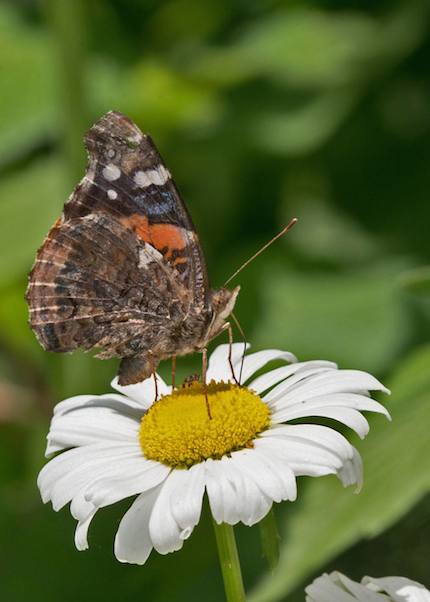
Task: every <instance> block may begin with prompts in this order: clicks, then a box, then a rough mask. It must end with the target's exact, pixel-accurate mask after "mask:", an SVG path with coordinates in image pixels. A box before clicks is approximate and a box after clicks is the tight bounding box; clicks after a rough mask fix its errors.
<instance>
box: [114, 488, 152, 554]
mask: <svg viewBox="0 0 430 602" xmlns="http://www.w3.org/2000/svg"><path fill="white" fill-rule="evenodd" d="M161 487H162V484H160V485H157V487H154V488H153V489H150V490H149V491H146V492H145V493H142V494H141V495H139V497H137V498H136V499H135V501H134V502H133V504H132V505H131V506H130V508H129V509H128V511H127V512H126V513H125V514H124V516H123V517H122V520H121V522H120V524H119V527H118V531H117V534H116V537H115V548H114V549H115V556H116V558H117V559H118V560H119V561H120V562H130V563H132V564H144V563H145V562H146V561H147V559H148V556H149V555H150V553H151V550H152V548H153V545H152V541H151V537H150V535H149V519H150V516H151V513H152V510H153V508H154V504H155V502H156V500H157V498H158V495H159V493H160V489H161Z"/></svg>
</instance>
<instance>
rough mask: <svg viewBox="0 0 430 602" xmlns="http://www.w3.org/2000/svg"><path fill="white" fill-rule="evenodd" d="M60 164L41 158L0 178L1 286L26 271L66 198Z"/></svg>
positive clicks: (62, 171)
mask: <svg viewBox="0 0 430 602" xmlns="http://www.w3.org/2000/svg"><path fill="white" fill-rule="evenodd" d="M64 182H65V175H64V170H63V165H62V163H61V161H59V160H58V159H43V160H39V161H37V162H34V163H32V164H31V165H30V166H29V167H27V168H26V169H25V170H21V171H19V172H14V173H12V174H11V175H8V176H6V177H3V179H2V180H1V181H0V223H1V224H3V229H2V236H1V237H0V286H4V285H5V284H8V283H10V282H13V281H16V279H17V277H21V276H22V275H24V274H25V273H26V272H28V271H29V270H30V268H31V266H32V263H33V261H34V256H35V253H36V250H37V249H38V247H39V246H40V245H41V244H42V242H43V239H44V237H45V235H46V233H47V232H48V229H49V228H50V227H51V226H52V224H53V223H54V221H55V220H56V219H57V218H58V216H59V215H60V212H61V209H62V206H63V203H64V200H65V198H66V190H65V185H64Z"/></svg>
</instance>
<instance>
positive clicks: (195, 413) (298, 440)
mask: <svg viewBox="0 0 430 602" xmlns="http://www.w3.org/2000/svg"><path fill="white" fill-rule="evenodd" d="M243 350H244V346H243V344H242V343H236V344H234V345H233V346H232V350H231V364H232V367H233V370H234V373H235V377H236V379H237V380H239V377H240V381H241V383H242V384H241V385H240V386H239V385H238V384H236V382H235V379H233V378H232V376H233V375H232V370H231V366H230V362H229V359H228V354H229V346H228V345H220V346H219V347H217V348H216V349H215V351H214V352H213V353H212V355H211V356H210V358H209V364H208V370H207V382H208V383H209V384H208V385H207V397H208V403H209V407H210V412H211V418H209V416H208V411H207V406H206V400H205V395H204V390H203V386H202V385H201V384H200V383H198V382H194V383H192V384H191V385H189V386H183V387H181V388H179V389H175V390H174V391H172V388H171V387H170V386H168V385H167V384H166V383H165V382H164V381H163V380H162V379H161V378H160V376H158V375H157V376H156V379H157V388H158V395H159V398H158V400H157V401H156V402H155V403H154V399H155V384H154V379H153V378H150V379H148V380H146V381H144V382H142V383H139V384H137V385H130V386H127V387H120V386H119V385H118V384H117V381H116V380H115V381H114V382H113V383H112V385H113V387H114V388H115V389H116V390H117V391H119V392H120V394H117V393H111V394H107V395H101V396H94V395H80V396H78V397H72V398H70V399H66V400H65V401H63V402H61V403H59V404H58V405H57V406H56V408H55V411H54V417H53V419H52V422H51V426H50V430H49V434H48V437H47V438H48V445H47V450H46V455H47V456H48V457H49V456H52V455H53V454H57V455H56V456H55V457H54V458H53V459H52V460H51V461H50V462H49V463H47V464H46V465H45V466H44V468H43V469H42V471H41V472H40V474H39V478H38V485H39V488H40V491H41V495H42V499H43V501H44V502H48V501H51V502H52V505H53V508H54V510H60V508H62V507H63V506H65V505H66V504H68V503H69V502H70V503H71V505H70V510H71V513H72V515H73V516H74V518H75V519H76V520H77V521H78V524H77V528H76V534H75V543H76V547H77V548H78V549H79V550H84V549H86V548H87V547H88V542H87V532H88V527H89V525H90V522H91V520H92V518H93V516H94V515H95V513H96V512H97V510H98V509H99V508H103V507H104V506H108V505H110V504H114V503H115V502H117V501H119V500H121V499H123V498H127V497H130V496H136V495H137V497H136V499H135V500H134V501H133V503H132V504H131V506H130V508H129V510H128V511H127V512H126V514H125V515H124V517H123V518H122V520H121V523H120V525H119V528H118V531H117V534H116V538H115V555H116V557H117V559H118V560H120V561H121V562H130V563H136V564H143V563H144V562H145V561H146V560H147V558H148V556H149V554H150V552H151V550H152V548H155V550H157V552H159V553H160V554H166V553H168V552H173V551H175V550H179V549H180V548H181V547H182V545H183V543H184V541H185V540H186V539H187V538H188V537H189V536H190V535H191V533H192V531H193V529H194V527H195V526H196V525H197V523H198V522H199V518H200V513H201V508H202V499H203V496H204V494H205V492H206V494H207V496H208V499H209V504H210V508H211V512H212V515H213V517H214V520H215V521H216V522H217V523H218V524H221V523H228V524H230V525H233V524H235V523H237V522H239V521H241V522H242V523H244V524H245V525H253V524H255V523H257V522H259V521H260V520H261V519H262V518H263V517H264V516H265V515H266V514H267V513H268V512H269V510H270V509H271V506H272V504H273V502H281V501H282V500H290V501H293V500H295V499H296V495H297V490H296V477H297V476H301V475H308V476H314V477H317V476H318V477H319V476H322V475H327V474H335V475H337V476H338V477H339V479H340V480H341V482H342V483H343V484H344V485H352V484H355V485H356V486H357V488H359V487H360V484H361V480H362V467H361V459H360V456H359V454H358V452H357V451H356V449H355V448H354V447H353V446H352V445H351V444H350V443H349V442H348V441H347V439H346V438H345V437H344V436H343V435H341V434H340V433H338V432H337V431H336V430H334V429H333V428H329V427H328V426H321V425H318V424H303V423H301V424H298V423H296V421H297V419H299V420H301V421H303V419H306V418H308V417H320V418H329V419H332V420H334V421H338V422H339V423H342V424H344V425H347V426H348V427H350V428H351V429H353V430H354V431H355V432H356V433H358V435H359V436H360V437H364V436H365V435H366V434H367V432H368V430H369V424H368V422H367V420H366V419H365V418H364V416H363V414H362V411H371V412H379V413H381V414H385V415H386V416H387V417H388V412H387V411H386V409H385V408H384V407H383V406H382V405H381V404H380V403H378V402H376V401H374V400H373V399H371V397H370V394H369V391H372V390H374V391H385V392H388V391H387V389H386V388H385V387H384V386H383V385H382V384H381V383H380V382H379V381H378V380H376V379H375V378H374V377H373V376H371V375H370V374H367V373H366V372H360V371H357V370H339V369H338V368H337V366H336V364H333V363H331V362H328V361H308V362H298V361H297V360H296V358H295V357H294V356H293V355H292V354H291V353H289V352H285V351H280V350H276V349H275V350H273V349H269V350H264V351H258V352H256V353H251V354H247V355H245V357H244V358H243ZM242 360H243V364H242ZM272 361H277V362H278V363H281V362H282V364H283V365H281V366H280V367H277V368H274V369H271V370H269V371H266V372H263V373H261V369H262V368H263V367H264V366H265V365H266V364H267V363H269V362H272ZM257 372H258V373H259V374H258V375H257V376H256V373H257ZM292 421H295V422H294V423H292ZM58 452H62V453H59V454H58Z"/></svg>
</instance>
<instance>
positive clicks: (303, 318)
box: [253, 264, 411, 372]
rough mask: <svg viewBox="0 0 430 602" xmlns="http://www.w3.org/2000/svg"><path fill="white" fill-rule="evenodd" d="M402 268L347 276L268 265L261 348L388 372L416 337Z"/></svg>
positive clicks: (259, 334)
mask: <svg viewBox="0 0 430 602" xmlns="http://www.w3.org/2000/svg"><path fill="white" fill-rule="evenodd" d="M400 271H401V266H397V265H395V264H393V265H390V264H389V265H386V266H384V265H381V266H379V267H375V268H371V269H368V270H355V271H347V272H344V273H332V272H327V273H322V272H313V271H310V272H309V271H307V272H296V271H290V270H288V269H287V268H285V269H275V268H272V269H270V268H269V267H266V269H265V271H264V278H263V280H262V283H261V285H260V290H261V294H262V307H263V311H262V320H261V321H260V324H259V326H258V329H257V331H256V332H255V335H254V337H253V341H254V343H255V344H257V345H261V346H264V345H267V344H269V341H270V344H271V345H279V346H281V348H283V347H285V346H286V345H287V346H288V348H289V349H291V350H292V351H294V353H295V354H297V355H298V356H299V358H301V359H311V358H312V359H315V358H325V359H330V360H334V361H337V362H338V363H339V364H340V365H341V366H342V367H343V368H349V367H355V368H362V369H369V370H373V371H376V372H378V371H382V370H384V369H386V368H387V367H388V366H389V365H390V363H391V362H392V361H393V359H394V358H395V357H396V355H397V354H398V353H399V351H400V350H401V349H402V346H403V345H404V344H405V342H406V341H407V339H408V337H409V336H410V334H411V333H410V327H409V322H408V318H407V312H406V308H405V307H404V306H403V302H402V301H403V299H402V292H401V290H400V287H399V284H398V273H399V272H400Z"/></svg>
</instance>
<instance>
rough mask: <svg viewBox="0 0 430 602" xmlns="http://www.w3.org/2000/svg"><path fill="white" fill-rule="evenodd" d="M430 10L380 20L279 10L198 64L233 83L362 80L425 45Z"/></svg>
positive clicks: (304, 84) (311, 84)
mask: <svg viewBox="0 0 430 602" xmlns="http://www.w3.org/2000/svg"><path fill="white" fill-rule="evenodd" d="M427 10H428V9H427V8H426V7H425V6H424V4H423V3H421V4H419V5H414V4H413V5H411V6H409V5H408V6H407V7H406V8H405V7H403V6H401V7H400V9H398V10H396V11H393V12H392V13H391V14H389V15H388V16H387V17H384V18H380V19H375V18H372V17H370V16H368V15H364V14H363V13H362V12H361V13H360V12H358V11H357V12H353V11H344V12H336V13H334V12H333V11H322V10H317V9H316V8H314V7H313V8H311V9H304V8H296V9H289V10H283V11H278V12H276V13H274V14H271V15H270V16H269V17H267V18H266V19H260V20H259V21H257V22H256V23H255V24H254V25H251V26H249V27H248V28H247V29H246V30H245V31H244V32H243V33H242V35H241V36H240V37H239V38H238V39H237V40H236V41H235V42H234V43H233V44H232V45H231V46H230V47H227V46H224V47H222V48H214V49H212V50H211V51H208V52H207V54H205V55H203V57H202V58H201V59H199V60H198V62H196V67H195V68H197V70H198V72H200V73H201V74H202V77H203V76H204V77H206V78H208V79H210V80H212V81H216V82H217V83H219V84H227V85H234V84H238V83H241V82H243V81H246V80H248V79H251V78H256V77H261V76H265V77H269V78H272V79H275V80H277V81H279V82H280V83H285V84H288V85H289V86H292V87H296V88H300V89H314V88H316V87H320V88H325V89H326V88H327V87H339V86H344V85H346V84H351V83H360V82H362V81H367V80H368V79H369V78H371V77H372V76H374V75H375V74H376V73H379V71H380V69H381V67H384V66H385V65H387V64H390V63H391V62H392V61H393V60H398V58H400V57H402V56H405V55H407V54H408V53H409V52H410V51H411V50H412V49H413V48H414V47H415V46H416V45H417V44H418V43H419V41H420V40H421V39H422V37H423V35H425V27H424V25H423V20H424V16H425V15H426V14H427ZM371 61H373V62H371Z"/></svg>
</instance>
